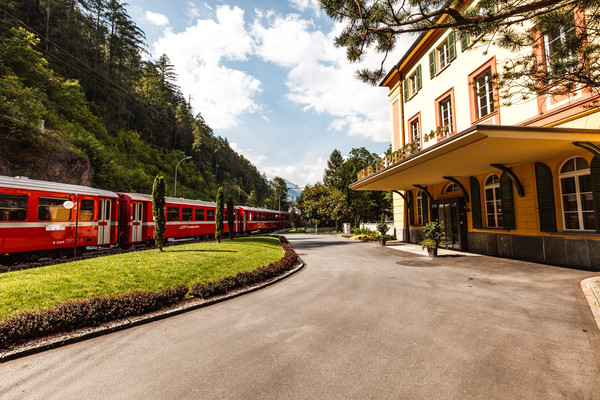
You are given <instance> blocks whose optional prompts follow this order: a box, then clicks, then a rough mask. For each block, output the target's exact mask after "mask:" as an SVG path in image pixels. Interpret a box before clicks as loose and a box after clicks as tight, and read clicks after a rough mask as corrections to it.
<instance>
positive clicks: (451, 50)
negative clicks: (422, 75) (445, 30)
mask: <svg viewBox="0 0 600 400" xmlns="http://www.w3.org/2000/svg"><path fill="white" fill-rule="evenodd" d="M455 58H456V35H455V33H454V31H450V33H449V34H448V37H447V38H446V40H444V41H443V42H442V43H441V44H440V45H439V46H438V47H437V48H435V49H433V50H431V51H430V52H429V77H430V78H431V79H433V78H434V77H435V76H436V74H437V73H439V72H441V71H442V70H443V69H444V68H446V67H447V66H448V65H450V63H451V62H452V61H453V60H454V59H455Z"/></svg>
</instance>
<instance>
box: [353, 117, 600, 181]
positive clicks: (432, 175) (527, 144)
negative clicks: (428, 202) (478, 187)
mask: <svg viewBox="0 0 600 400" xmlns="http://www.w3.org/2000/svg"><path fill="white" fill-rule="evenodd" d="M574 142H584V143H585V142H591V143H596V144H598V143H600V130H596V129H574V128H539V127H518V126H503V125H474V126H471V127H470V128H468V129H466V130H464V131H462V132H459V133H457V134H456V135H453V136H451V137H449V138H447V139H444V140H443V141H441V142H439V143H436V144H434V145H433V146H431V147H428V148H426V149H425V150H422V151H419V152H417V153H415V154H412V155H410V156H409V157H407V158H405V159H403V160H401V161H399V162H397V163H395V164H392V165H390V166H388V167H386V168H384V169H381V170H379V171H377V172H375V173H373V174H371V175H368V176H366V177H364V178H363V179H360V180H358V181H357V182H354V183H352V184H351V185H350V188H351V189H353V190H408V189H414V186H413V185H423V186H428V185H432V184H436V183H439V182H442V181H443V180H444V179H443V178H442V177H444V176H452V177H455V178H457V177H468V176H473V175H479V174H484V173H486V172H489V171H490V170H491V169H493V167H491V166H490V164H503V165H505V166H511V165H517V164H524V163H531V162H537V161H542V160H545V159H549V158H554V157H559V156H563V155H564V156H567V155H569V154H571V153H573V152H574V151H577V150H580V147H576V146H575V145H574V144H573V143H574Z"/></svg>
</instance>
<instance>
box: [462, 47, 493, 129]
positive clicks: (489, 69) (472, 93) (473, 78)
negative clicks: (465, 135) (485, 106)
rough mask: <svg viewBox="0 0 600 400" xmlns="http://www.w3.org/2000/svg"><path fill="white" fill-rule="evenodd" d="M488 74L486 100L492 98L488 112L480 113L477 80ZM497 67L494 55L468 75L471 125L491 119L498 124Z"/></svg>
mask: <svg viewBox="0 0 600 400" xmlns="http://www.w3.org/2000/svg"><path fill="white" fill-rule="evenodd" d="M488 73H489V75H490V82H489V83H490V87H491V93H490V92H489V91H488V92H486V95H488V96H490V95H491V99H490V98H489V97H488V100H492V101H493V103H491V104H492V107H493V110H491V111H490V112H489V113H488V114H485V115H481V108H480V106H479V97H480V96H478V93H477V92H478V91H477V80H478V79H479V78H481V77H482V76H483V75H487V74H488ZM496 75H497V68H496V56H492V57H491V58H490V59H489V60H488V61H486V62H485V63H483V64H482V65H480V66H479V67H478V68H477V69H476V70H474V71H473V72H471V73H470V74H469V77H468V82H469V106H470V107H469V108H470V115H471V125H475V124H478V123H480V122H481V121H486V122H487V120H492V121H491V123H494V124H498V125H499V124H500V102H499V94H498V83H497V81H496V78H495V77H496Z"/></svg>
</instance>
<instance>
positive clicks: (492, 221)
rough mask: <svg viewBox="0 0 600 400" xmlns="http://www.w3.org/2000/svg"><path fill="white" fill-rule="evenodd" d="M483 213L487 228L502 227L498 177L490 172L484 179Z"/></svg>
mask: <svg viewBox="0 0 600 400" xmlns="http://www.w3.org/2000/svg"><path fill="white" fill-rule="evenodd" d="M483 188H484V190H485V213H486V216H487V226H488V228H502V196H501V195H500V179H498V175H496V174H492V175H490V176H488V177H487V178H486V179H485V184H484V186H483Z"/></svg>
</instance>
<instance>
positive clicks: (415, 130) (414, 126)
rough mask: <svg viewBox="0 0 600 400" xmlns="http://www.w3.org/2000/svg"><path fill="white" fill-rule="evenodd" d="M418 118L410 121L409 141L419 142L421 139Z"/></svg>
mask: <svg viewBox="0 0 600 400" xmlns="http://www.w3.org/2000/svg"><path fill="white" fill-rule="evenodd" d="M420 125H421V124H420V122H419V118H418V117H417V118H416V119H415V120H414V121H411V122H410V138H411V143H413V142H419V141H420V139H421V126H420Z"/></svg>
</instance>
